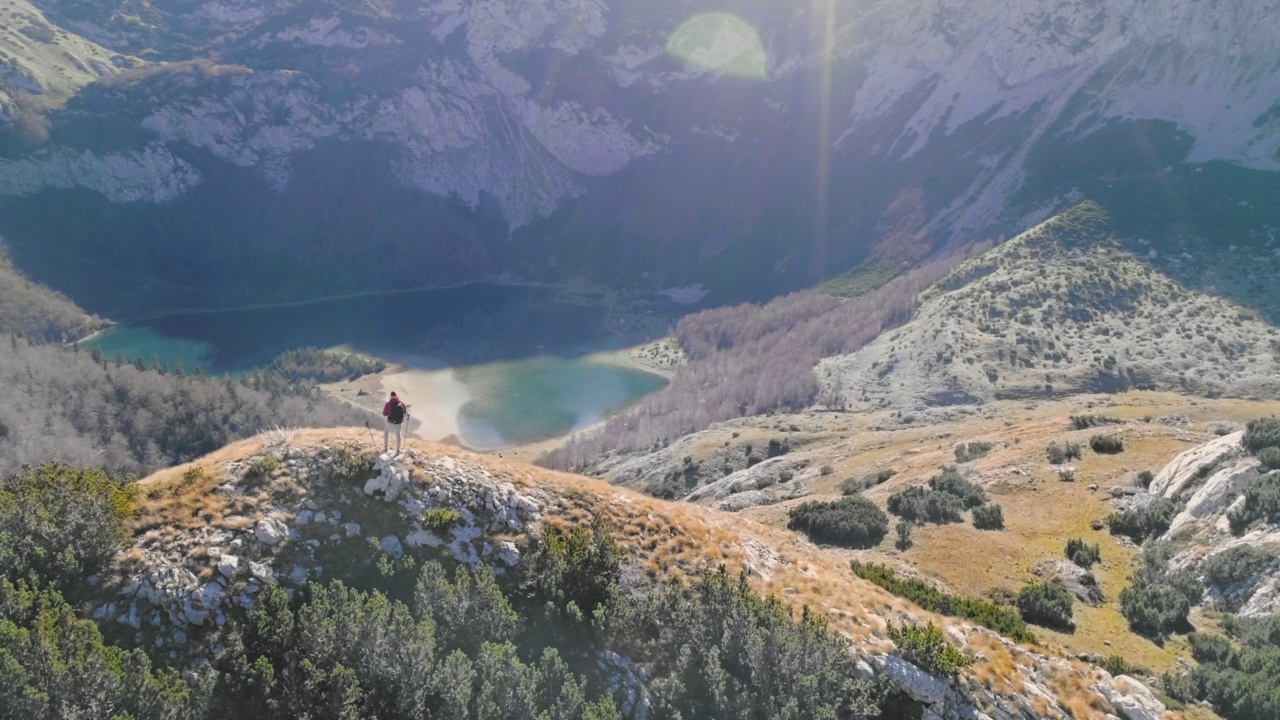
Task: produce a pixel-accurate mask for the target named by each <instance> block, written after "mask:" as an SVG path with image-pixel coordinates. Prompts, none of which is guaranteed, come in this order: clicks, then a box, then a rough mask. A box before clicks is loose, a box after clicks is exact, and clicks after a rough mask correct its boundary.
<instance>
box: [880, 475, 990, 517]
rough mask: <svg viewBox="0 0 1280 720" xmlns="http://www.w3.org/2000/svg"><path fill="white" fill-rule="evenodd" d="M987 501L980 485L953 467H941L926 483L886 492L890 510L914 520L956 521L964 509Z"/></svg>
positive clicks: (962, 514)
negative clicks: (925, 484)
mask: <svg viewBox="0 0 1280 720" xmlns="http://www.w3.org/2000/svg"><path fill="white" fill-rule="evenodd" d="M986 501H987V495H986V493H985V492H983V491H982V488H980V487H978V486H977V485H974V484H973V483H971V482H969V481H968V480H966V479H965V478H964V476H963V475H961V474H960V473H959V472H958V471H957V470H956V469H955V468H953V467H948V468H943V469H942V472H940V473H938V474H937V475H935V476H933V477H932V478H930V479H929V486H928V488H926V487H925V486H923V485H913V486H911V487H908V488H903V489H902V490H899V491H898V492H896V493H894V494H893V495H891V496H889V512H891V513H893V514H894V515H897V516H899V517H901V518H903V519H904V520H910V521H912V522H915V523H935V524H940V525H941V524H945V523H957V522H963V521H964V511H965V510H967V509H969V508H976V507H979V506H981V505H982V504H984V503H985V502H986Z"/></svg>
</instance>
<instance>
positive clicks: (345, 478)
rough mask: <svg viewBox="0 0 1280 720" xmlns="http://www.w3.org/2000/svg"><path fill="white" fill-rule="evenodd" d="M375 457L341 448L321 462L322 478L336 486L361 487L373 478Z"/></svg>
mask: <svg viewBox="0 0 1280 720" xmlns="http://www.w3.org/2000/svg"><path fill="white" fill-rule="evenodd" d="M374 462H375V461H374V458H373V455H370V454H369V453H362V452H352V451H351V450H348V449H346V448H339V449H337V450H335V451H333V452H331V453H329V454H328V455H326V456H325V457H324V458H323V459H322V460H321V462H320V472H321V476H322V477H324V479H325V480H328V481H329V482H330V483H331V484H333V485H334V486H342V485H361V486H363V485H364V483H365V481H367V480H368V479H369V478H371V477H373V467H374Z"/></svg>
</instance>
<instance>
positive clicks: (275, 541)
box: [253, 518, 289, 547]
mask: <svg viewBox="0 0 1280 720" xmlns="http://www.w3.org/2000/svg"><path fill="white" fill-rule="evenodd" d="M253 536H254V537H255V538H257V540H258V542H260V543H262V544H263V545H266V546H268V547H275V546H277V545H279V544H281V543H283V542H284V541H285V540H287V539H288V538H289V528H288V526H286V525H285V524H284V523H282V522H280V521H279V520H276V519H275V518H263V519H261V520H259V521H258V523H257V524H256V525H254V526H253Z"/></svg>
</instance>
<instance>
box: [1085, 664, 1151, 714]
mask: <svg viewBox="0 0 1280 720" xmlns="http://www.w3.org/2000/svg"><path fill="white" fill-rule="evenodd" d="M1096 689H1097V690H1098V693H1099V694H1100V695H1102V697H1103V698H1105V699H1106V701H1107V702H1109V703H1110V704H1111V706H1112V707H1113V708H1115V711H1116V714H1117V715H1119V716H1120V717H1121V718H1124V720H1161V718H1163V717H1164V713H1165V707H1164V704H1163V703H1161V702H1160V701H1159V700H1157V699H1156V697H1155V695H1153V694H1152V693H1151V691H1150V690H1149V689H1147V686H1146V685H1143V684H1142V683H1141V682H1139V681H1137V680H1135V679H1133V678H1131V677H1129V676H1127V675H1117V676H1116V677H1115V678H1113V680H1112V682H1110V683H1101V684H1099V685H1098V686H1097V687H1096Z"/></svg>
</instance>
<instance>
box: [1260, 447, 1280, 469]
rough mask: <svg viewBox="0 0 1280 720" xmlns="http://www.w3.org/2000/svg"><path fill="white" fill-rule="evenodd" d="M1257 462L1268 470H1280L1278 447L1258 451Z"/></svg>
mask: <svg viewBox="0 0 1280 720" xmlns="http://www.w3.org/2000/svg"><path fill="white" fill-rule="evenodd" d="M1258 461H1259V462H1261V463H1262V466H1263V467H1265V468H1266V469H1268V470H1280V447H1264V448H1262V449H1261V450H1259V451H1258Z"/></svg>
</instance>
